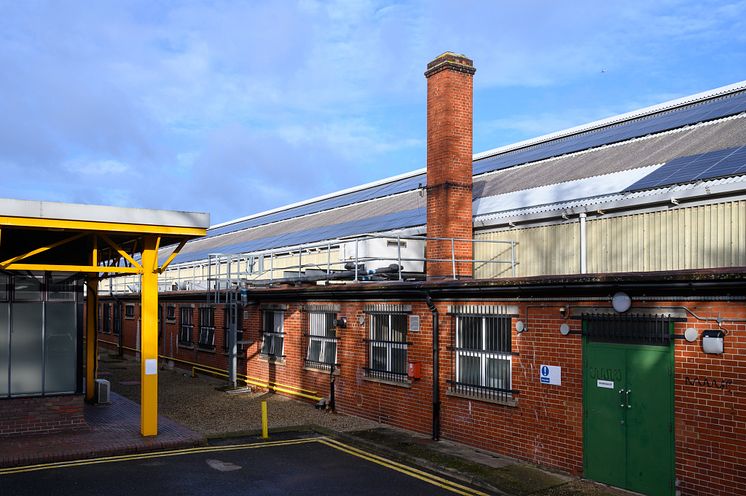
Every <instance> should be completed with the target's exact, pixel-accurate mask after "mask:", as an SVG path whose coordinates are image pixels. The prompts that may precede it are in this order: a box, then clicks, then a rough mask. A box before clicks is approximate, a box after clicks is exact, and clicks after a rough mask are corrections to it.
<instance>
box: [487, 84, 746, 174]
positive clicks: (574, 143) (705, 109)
mask: <svg viewBox="0 0 746 496" xmlns="http://www.w3.org/2000/svg"><path fill="white" fill-rule="evenodd" d="M744 111H746V92H742V93H738V94H735V95H728V96H724V97H721V98H717V99H714V100H709V101H705V102H701V103H696V104H693V105H689V106H686V107H680V108H677V109H673V110H668V111H665V112H661V113H658V114H653V115H650V116H646V117H641V118H638V119H635V120H631V121H627V122H623V123H621V124H616V125H613V126H609V127H604V128H601V129H597V130H593V131H588V132H585V133H582V134H578V135H574V136H568V137H566V138H560V139H557V140H554V141H550V142H548V143H541V144H538V145H534V146H531V147H529V148H524V149H521V150H516V151H514V152H508V153H504V154H500V155H497V156H494V157H489V158H485V159H482V160H478V161H476V162H474V174H482V173H484V172H492V171H496V170H501V169H505V168H507V167H513V166H516V165H520V164H525V163H529V162H534V161H537V160H544V159H547V158H551V157H557V156H560V155H565V154H567V153H573V152H577V151H580V150H585V149H588V148H593V147H596V146H601V145H606V144H610V143H617V142H620V141H625V140H628V139H632V138H637V137H640V136H646V135H648V134H652V133H658V132H661V131H666V130H668V129H675V128H678V127H682V126H686V125H692V124H696V123H698V122H703V121H706V120H712V119H719V118H721V117H726V116H729V115H735V114H739V113H741V112H744Z"/></svg>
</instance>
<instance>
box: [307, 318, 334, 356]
mask: <svg viewBox="0 0 746 496" xmlns="http://www.w3.org/2000/svg"><path fill="white" fill-rule="evenodd" d="M308 317H309V318H308V322H309V325H308V350H307V353H306V366H307V367H313V368H320V369H324V370H329V369H330V368H331V366H332V365H335V364H336V363H337V336H336V317H337V316H336V314H335V313H332V312H310V313H309V316H308Z"/></svg>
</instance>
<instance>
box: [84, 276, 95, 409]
mask: <svg viewBox="0 0 746 496" xmlns="http://www.w3.org/2000/svg"><path fill="white" fill-rule="evenodd" d="M86 290H87V292H88V293H87V296H86V307H85V311H86V321H85V399H86V401H93V400H94V399H95V396H96V367H97V366H98V357H97V356H96V355H97V353H96V344H97V343H96V338H97V336H96V329H97V325H96V324H97V322H96V321H97V320H98V319H97V317H98V277H97V275H96V274H93V275H91V276H88V278H87V279H86Z"/></svg>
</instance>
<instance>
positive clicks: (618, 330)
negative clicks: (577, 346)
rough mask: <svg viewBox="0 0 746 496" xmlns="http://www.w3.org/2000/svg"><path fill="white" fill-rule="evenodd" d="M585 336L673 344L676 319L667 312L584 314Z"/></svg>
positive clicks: (650, 343)
mask: <svg viewBox="0 0 746 496" xmlns="http://www.w3.org/2000/svg"><path fill="white" fill-rule="evenodd" d="M581 318H582V319H583V322H584V323H585V325H584V329H585V330H584V335H585V336H586V338H587V339H588V340H589V341H591V342H601V343H621V344H644V345H651V346H670V345H671V343H672V329H673V322H674V319H672V318H670V317H667V316H664V315H660V316H658V315H654V316H651V315H636V314H622V315H617V314H597V315H592V314H584V315H582V317H581Z"/></svg>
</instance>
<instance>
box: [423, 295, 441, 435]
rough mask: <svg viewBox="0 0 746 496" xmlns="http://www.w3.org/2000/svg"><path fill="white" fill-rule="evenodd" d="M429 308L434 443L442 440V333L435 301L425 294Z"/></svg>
mask: <svg viewBox="0 0 746 496" xmlns="http://www.w3.org/2000/svg"><path fill="white" fill-rule="evenodd" d="M425 302H426V303H427V308H429V309H430V312H431V313H432V314H433V441H439V440H440V360H439V348H440V332H439V330H438V309H437V308H435V304H434V303H433V299H432V298H430V295H429V294H428V293H425Z"/></svg>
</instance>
